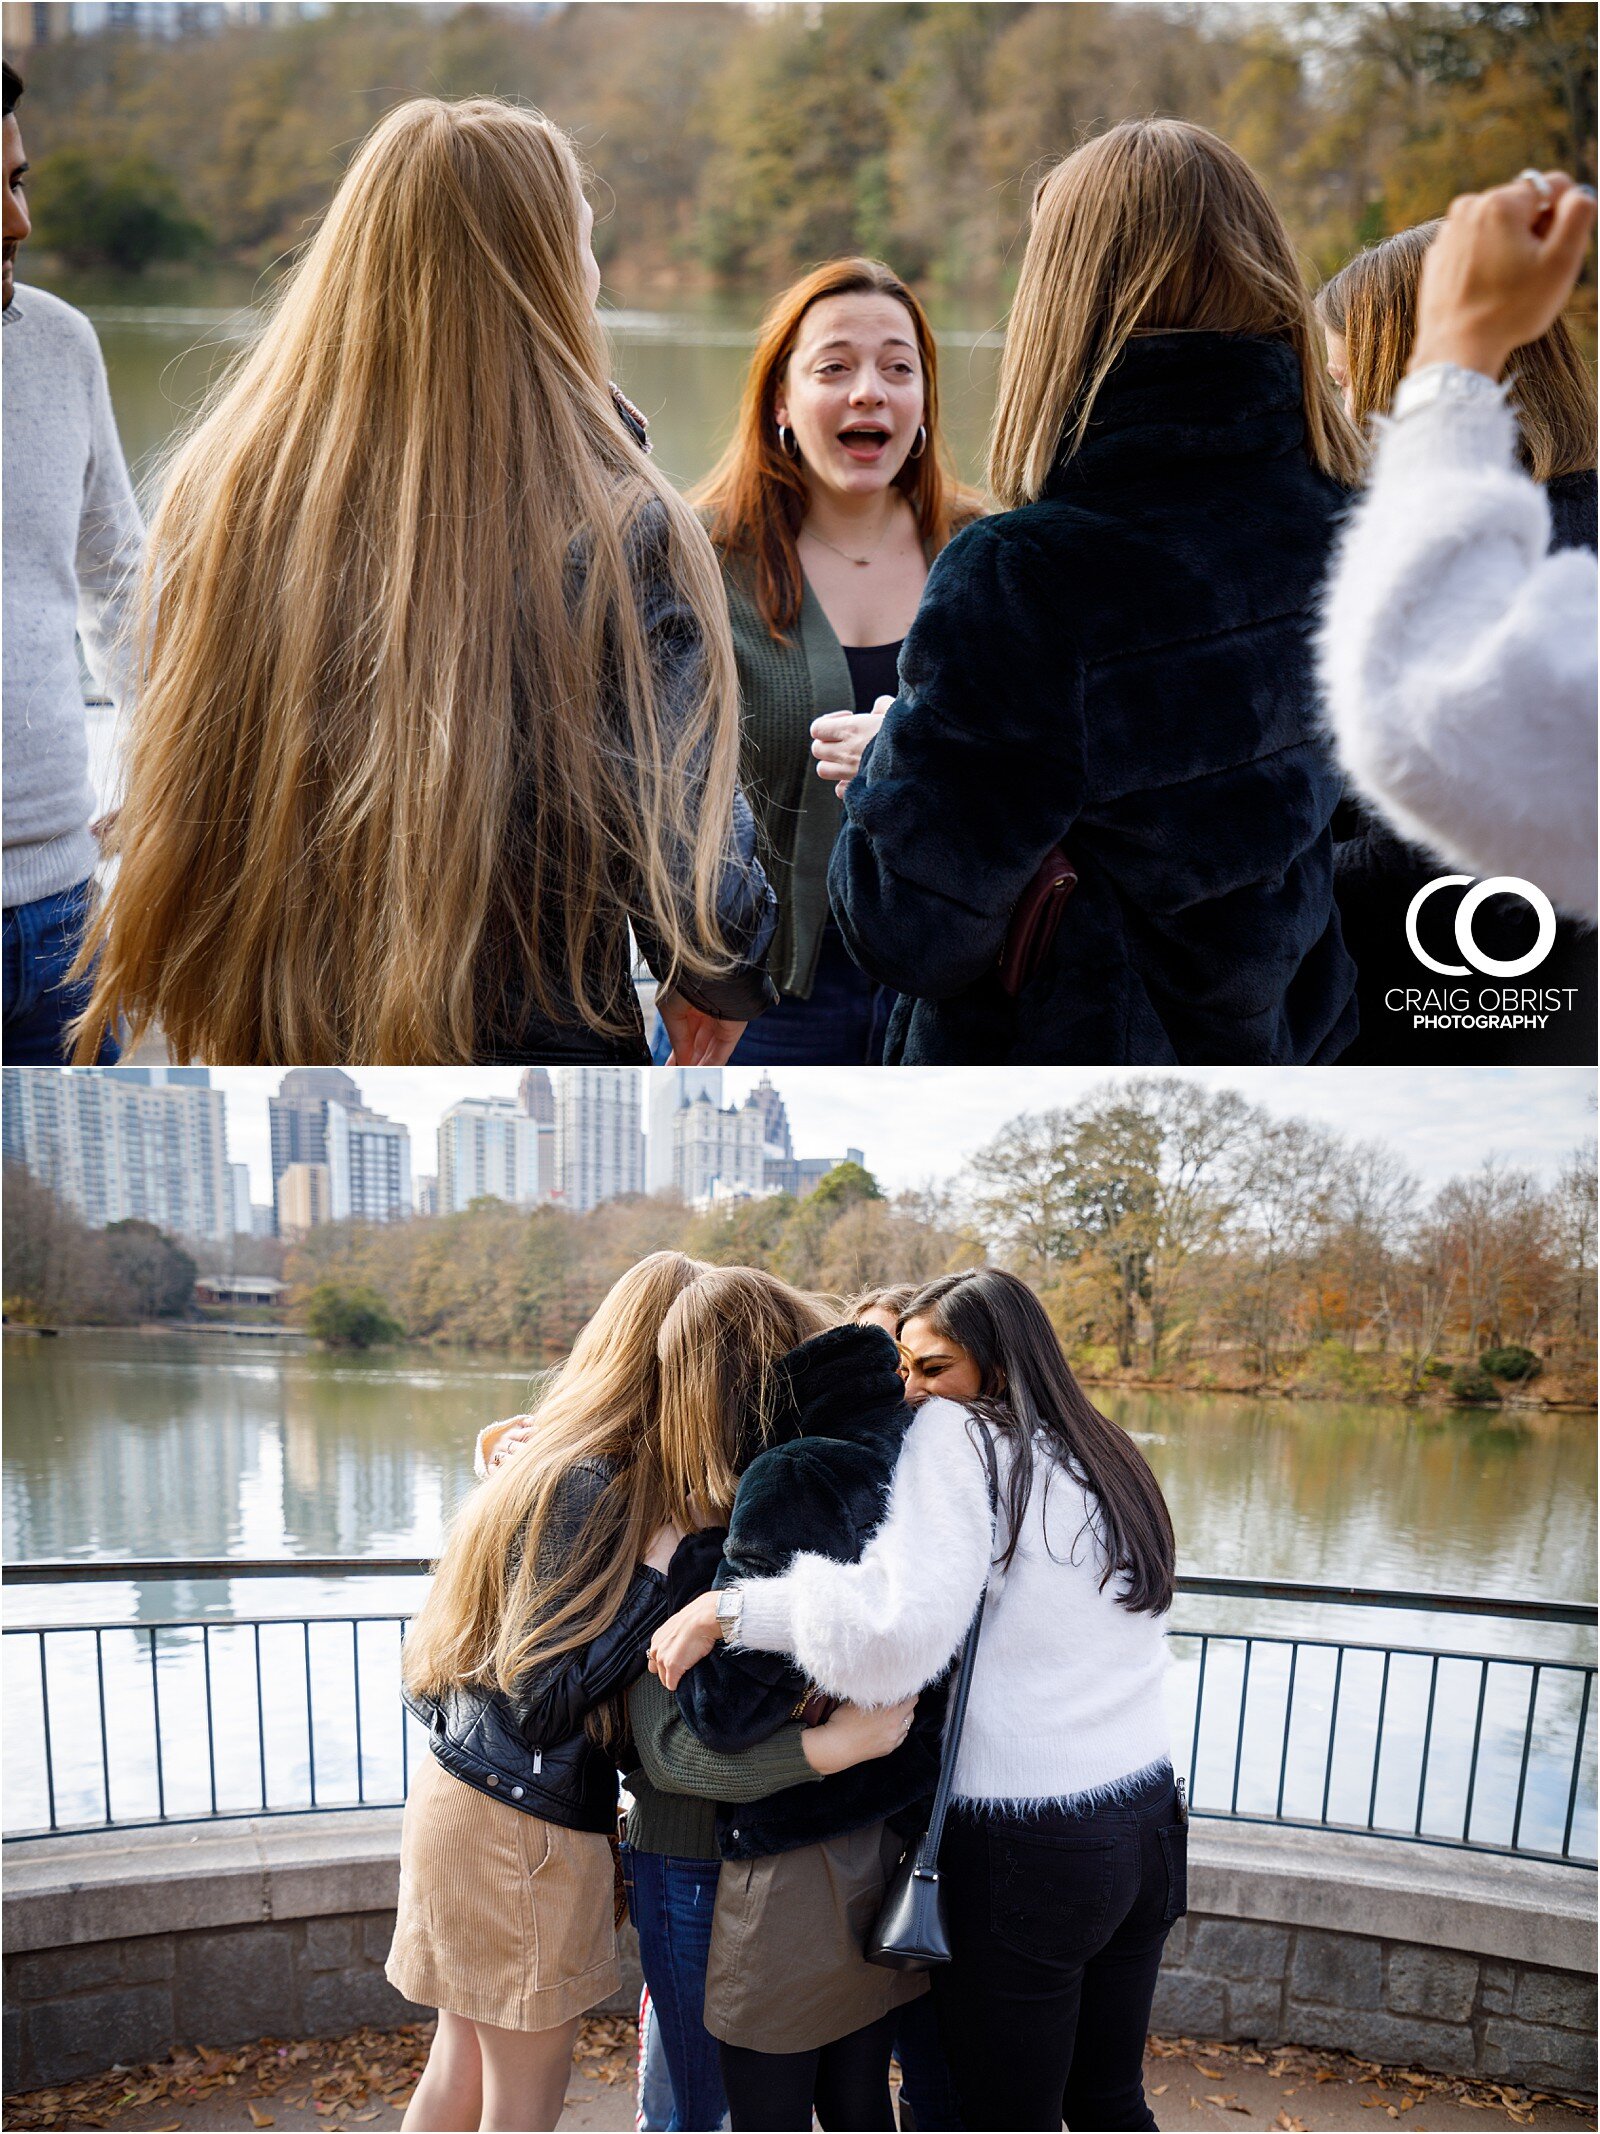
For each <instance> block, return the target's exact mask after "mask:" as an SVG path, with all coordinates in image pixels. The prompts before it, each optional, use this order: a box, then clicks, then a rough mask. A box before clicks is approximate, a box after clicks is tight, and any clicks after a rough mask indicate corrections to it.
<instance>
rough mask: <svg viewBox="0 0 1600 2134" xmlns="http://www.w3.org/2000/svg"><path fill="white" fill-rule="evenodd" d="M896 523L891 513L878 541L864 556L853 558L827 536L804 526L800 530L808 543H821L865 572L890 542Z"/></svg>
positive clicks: (884, 523)
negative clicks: (887, 542)
mask: <svg viewBox="0 0 1600 2134" xmlns="http://www.w3.org/2000/svg"><path fill="white" fill-rule="evenodd" d="M894 522H895V514H894V512H893V511H891V512H890V514H889V516H888V518H887V519H885V520H884V522H883V531H882V533H881V534H879V536H878V538H877V540H876V541H874V542H873V544H872V546H871V548H869V549H868V551H867V553H866V554H865V555H864V556H852V555H851V553H850V551H849V549H847V548H841V547H840V546H839V544H838V542H837V541H830V540H829V539H828V537H827V535H826V534H819V533H817V532H816V531H815V530H814V529H813V528H811V527H809V526H803V527H802V528H801V529H800V530H801V532H802V533H803V534H804V535H805V537H806V539H807V540H808V541H817V542H820V543H821V545H822V546H823V547H824V548H831V549H832V550H833V552H834V554H835V555H836V556H843V558H844V560H845V561H846V563H853V564H854V565H855V567H856V569H857V570H858V571H864V570H865V569H866V567H867V565H868V564H869V563H870V562H872V560H873V558H874V557H875V556H876V555H877V553H878V551H879V549H880V548H882V546H883V544H884V542H885V541H887V540H888V538H889V529H890V527H891V526H892V525H893V524H894Z"/></svg>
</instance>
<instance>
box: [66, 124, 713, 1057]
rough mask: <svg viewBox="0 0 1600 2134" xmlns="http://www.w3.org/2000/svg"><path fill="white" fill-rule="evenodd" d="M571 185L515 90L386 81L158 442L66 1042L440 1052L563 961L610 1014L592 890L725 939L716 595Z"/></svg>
mask: <svg viewBox="0 0 1600 2134" xmlns="http://www.w3.org/2000/svg"><path fill="white" fill-rule="evenodd" d="M582 202H583V193H582V172H581V168H580V165H579V163H578V160H577V156H576V154H575V152H574V150H573V148H572V145H571V143H570V142H569V141H568V140H567V138H566V136H565V135H564V134H563V133H561V132H560V130H559V129H558V128H557V127H555V126H553V125H552V124H551V123H550V122H549V121H548V120H547V119H544V118H542V117H540V116H539V115H538V114H537V113H536V112H531V111H527V110H522V109H518V108H516V107H514V106H511V105H509V104H505V103H501V102H499V101H497V100H495V99H493V98H472V99H469V100H467V101H465V102H462V103H444V102H441V101H439V100H438V99H436V98H433V97H420V98H418V99H416V100H415V101H414V102H411V103H407V104H403V105H401V106H400V107H399V108H398V109H397V110H395V111H392V112H391V113H390V114H389V115H388V117H387V118H385V119H384V120H383V121H382V122H381V123H380V124H379V125H378V126H377V127H376V128H375V129H374V130H373V132H372V133H371V134H370V135H369V136H368V138H367V140H366V141H365V143H364V144H363V146H362V147H361V148H360V150H359V151H358V152H357V154H356V156H355V159H354V161H353V162H352V163H351V165H350V168H349V170H348V171H347V173H346V175H345V177H344V180H343V182H342V183H341V185H340V187H339V189H338V192H337V194H336V195H335V197H334V200H333V203H332V205H331V207H330V208H329V210H328V214H327V217H326V220H325V221H324V223H323V225H322V227H321V229H320V231H319V232H318V234H317V236H316V237H315V239H314V240H313V241H312V243H311V244H310V246H309V248H308V250H307V251H306V253H305V255H304V258H303V259H302V261H301V262H300V264H299V266H298V268H297V269H296V271H295V272H294V274H293V275H292V276H291V277H290V278H289V280H288V282H287V284H286V286H285V288H284V290H283V293H282V295H281V297H280V299H279V301H278V303H277V305H276V308H275V310H274V312H273V315H272V318H271V320H270V323H269V324H268V326H267V330H266V332H265V334H264V335H263V336H262V338H261V339H260V341H259V342H258V343H257V344H256V346H255V347H254V348H253V349H252V350H250V351H249V352H248V353H247V354H246V355H245V356H244V357H243V358H242V359H241V360H240V362H239V364H238V366H237V368H236V369H235V370H234V372H233V373H232V375H231V377H230V378H229V379H227V380H226V381H225V382H224V384H223V386H222V387H221V388H220V390H219V393H218V395H217V396H216V397H215V399H214V400H213V402H212V404H211V406H210V409H209V412H207V413H206V414H205V415H204V417H203V419H202V420H201V421H200V423H199V426H198V427H197V428H196V429H195V430H194V432H193V434H192V435H191V436H190V437H189V438H188V440H187V442H186V443H184V444H183V445H182V447H181V449H180V450H179V452H178V454H177V458H176V460H175V463H174V465H173V467H172V470H171V475H170V478H169V480H168V483H167V487H166V493H165V495H164V498H163V500H162V504H161V507H160V510H159V512H158V513H157V516H156V519H155V523H154V526H153V527H152V530H151V535H150V543H149V551H148V561H147V568H146V575H145V581H144V583H145V599H144V602H143V607H144V623H143V626H142V629H141V646H140V652H141V658H140V668H141V674H140V680H139V685H138V696H137V705H136V711H135V715H134V718H133V722H132V728H133V739H132V748H131V756H130V763H129V771H128V779H127V798H126V801H125V803H124V805H123V809H122V815H121V821H120V824H119V826H118V834H117V839H116V845H117V850H118V851H119V852H120V855H121V869H120V872H119V875H118V877H117V879H116V882H115V883H114V885H113V887H112V890H111V893H110V897H109V900H108V903H107V905H106V908H105V909H104V910H103V912H102V913H101V915H100V917H99V918H98V920H97V921H96V923H95V925H94V927H93V928H92V929H91V932H90V936H89V940H88V944H87V947H86V951H85V955H84V957H83V959H81V962H80V966H79V967H80V969H86V968H87V966H88V962H89V959H90V958H91V957H92V956H94V955H95V954H96V953H98V955H99V957H100V965H99V970H98V974H97V976H96V980H95V984H94V990H93V995H92V998H91V1000H90V1004H89V1007H88V1011H87V1014H86V1017H85V1019H84V1021H83V1023H82V1024H81V1026H80V1031H81V1034H80V1037H79V1042H78V1052H77V1057H78V1058H79V1059H80V1060H84V1059H90V1058H92V1057H93V1056H94V1050H95V1047H96V1045H97V1044H98V1041H99V1035H100V1033H101V1031H102V1030H104V1029H105V1028H106V1026H107V1025H108V1023H109V1022H110V1021H111V1019H112V1018H113V1017H114V1016H115V1015H117V1014H118V1013H121V1014H124V1015H126V1016H128V1017H129V1018H130V1019H131V1022H132V1025H133V1029H134V1032H135V1034H137V1032H138V1031H139V1030H141V1029H143V1028H145V1027H147V1026H148V1025H149V1024H151V1023H152V1022H155V1021H159V1022H160V1024H161V1026H162V1028H163V1030H164V1032H165V1034H166V1038H167V1041H168V1043H169V1044H170V1046H171V1047H172V1050H173V1051H174V1053H175V1054H176V1055H177V1057H179V1058H180V1059H186V1058H193V1057H197V1056H198V1057H202V1058H209V1059H213V1060H258V1061H260V1060H266V1061H278V1060H311V1061H319V1060H320V1061H357V1060H359V1061H381V1060H391V1061H403V1062H412V1061H418V1062H455V1061H461V1060H468V1059H471V1058H472V1057H473V1055H474V1049H475V1041H477V1040H478V1039H479V1038H480V1037H481V1035H482V1032H483V1026H484V1023H485V1021H486V1019H487V1018H488V1017H489V1016H491V1015H492V1014H493V1013H494V1011H495V1009H496V1008H497V1007H498V1006H499V1005H500V1003H501V1001H502V999H503V998H505V997H506V996H508V995H509V996H510V997H511V998H514V999H519V1000H521V1001H523V1002H528V1003H531V1004H532V1005H533V1006H534V1007H537V1008H538V1009H540V1010H548V1009H549V1008H550V1007H551V1005H552V1003H554V1002H556V1001H558V999H559V995H560V990H561V989H562V988H563V987H564V988H565V991H566V993H567V994H568V996H569V997H570V998H571V999H572V1000H575V1001H576V1003H577V1011H578V1013H579V1015H580V1016H581V1017H582V1020H583V1022H584V1023H585V1024H586V1025H587V1026H589V1027H590V1028H592V1029H594V1030H596V1031H600V1032H618V1033H620V1032H622V1031H624V1030H627V1029H629V1028H630V1027H631V1024H630V1022H629V1016H628V1008H629V1003H628V1002H627V1001H626V997H625V995H626V987H625V984H624V983H623V982H622V979H621V978H620V977H619V978H613V979H611V980H610V982H609V983H608V981H607V973H606V971H605V968H604V965H605V958H604V957H597V956H596V955H595V954H593V953H591V951H592V950H594V949H595V948H597V947H598V944H599V942H600V941H601V940H603V939H604V938H605V937H606V936H607V934H608V933H611V934H618V933H620V930H621V926H622V923H623V920H624V918H625V917H626V916H627V913H628V910H629V903H628V901H627V899H628V898H629V896H630V893H631V903H632V908H633V909H635V910H637V911H638V912H639V914H640V915H641V916H642V917H645V918H648V919H649V921H650V922H651V924H652V926H653V929H654V931H655V932H656V933H657V934H658V935H659V936H660V938H661V940H662V941H663V943H664V944H665V946H666V949H667V951H668V954H669V956H670V958H671V960H672V963H673V965H674V966H675V968H677V969H678V970H681V971H683V972H685V973H695V972H699V973H711V972H714V971H719V970H726V969H727V968H729V966H730V963H731V958H730V955H729V953H728V949H727V945H726V943H725V941H724V939H723V937H722V935H721V932H720V930H719V928H718V925H717V920H716V894H717V883H718V877H719V874H720V872H721V868H722V864H723V859H724V850H723V844H724V839H725V835H726V826H727V824H728V821H729V818H730V812H731V807H732V798H733V791H734V780H735V774H736V773H735V765H736V759H737V751H738V717H737V682H736V677H735V672H734V666H733V651H732V644H731V640H730V638H729V635H728V627H727V619H726V605H725V600H724V596H723V593H722V589H721V583H720V578H719V574H718V570H717V565H716V560H715V558H714V556H713V554H712V551H711V548H710V544H709V542H708V541H707V539H706V536H705V534H704V532H703V531H702V529H701V527H700V526H699V524H698V521H697V520H696V518H695V516H694V514H693V512H692V511H691V510H690V509H689V507H688V506H687V505H686V504H684V503H683V501H682V500H681V499H680V498H679V497H678V496H677V495H676V494H675V492H674V491H673V489H672V486H671V484H670V483H669V482H668V481H667V480H666V479H665V477H664V476H661V475H659V474H658V473H657V472H656V471H655V470H654V469H653V467H652V466H651V464H650V462H649V460H648V458H647V457H646V456H645V454H644V453H643V452H642V451H641V449H640V448H639V446H638V444H637V443H636V442H635V440H634V438H633V436H632V435H631V434H630V433H629V431H628V429H627V428H626V427H625V425H624V422H623V420H622V418H621V415H620V414H619V412H618V409H617V407H616V404H615V402H614V400H613V397H612V393H611V390H610V387H609V383H608V364H607V359H606V344H605V339H604V335H603V333H602V330H601V327H600V324H599V322H598V320H597V318H596V316H595V314H594V311H593V308H592V306H591V303H590V300H589V294H588V289H587V286H586V281H585V273H584V248H583V239H582V219H581V217H582ZM641 575H646V576H649V577H650V578H651V580H652V582H655V583H658V584H659V586H660V588H661V590H662V592H663V593H664V594H665V595H667V596H670V597H671V599H672V603H673V609H674V612H675V617H676V626H677V632H678V636H677V638H676V639H675V641H674V645H673V646H672V647H671V648H669V649H670V650H671V651H673V652H674V653H675V654H676V655H677V656H678V657H679V659H680V664H681V655H682V651H683V644H682V642H681V640H682V637H683V630H684V619H685V617H687V618H688V621H689V622H690V623H691V624H692V625H695V626H697V629H698V635H699V638H700V641H701V649H702V653H703V657H702V659H701V664H700V669H699V673H698V679H697V686H696V687H695V688H694V690H693V694H692V700H691V701H687V702H670V701H668V700H667V699H666V697H665V694H664V690H663V685H662V682H661V680H660V678H659V676H658V674H657V673H656V671H655V669H654V668H653V664H652V659H651V647H650V644H649V643H648V642H647V638H646V634H645V629H644V627H643V625H642V623H641V619H640V616H639V613H638V607H637V586H638V581H639V579H640V577H641ZM597 966H598V968H597ZM568 1012H570V1010H569V1011H568Z"/></svg>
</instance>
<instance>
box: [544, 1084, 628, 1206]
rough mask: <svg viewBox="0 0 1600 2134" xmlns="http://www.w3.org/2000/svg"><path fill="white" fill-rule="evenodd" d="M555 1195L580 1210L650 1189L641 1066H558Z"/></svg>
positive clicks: (566, 1204)
mask: <svg viewBox="0 0 1600 2134" xmlns="http://www.w3.org/2000/svg"><path fill="white" fill-rule="evenodd" d="M555 1090H556V1133H555V1197H556V1198H557V1199H558V1200H559V1201H560V1202H561V1203H562V1205H563V1206H564V1207H567V1208H570V1209H571V1210H572V1211H573V1213H574V1214H575V1215H583V1214H586V1213H587V1212H588V1210H589V1209H590V1208H596V1207H598V1206H599V1205H600V1203H601V1201H603V1200H616V1199H617V1198H618V1197H619V1196H620V1195H622V1194H624V1193H641V1192H643V1190H644V1135H643V1134H642V1133H641V1132H640V1130H639V1070H638V1068H637V1067H558V1068H557V1069H556V1070H555Z"/></svg>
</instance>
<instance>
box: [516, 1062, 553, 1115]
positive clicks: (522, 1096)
mask: <svg viewBox="0 0 1600 2134" xmlns="http://www.w3.org/2000/svg"><path fill="white" fill-rule="evenodd" d="M517 1105H518V1108H519V1109H520V1110H522V1111H525V1112H526V1113H527V1115H528V1117H529V1118H530V1119H537V1120H538V1122H539V1124H540V1125H541V1126H554V1125H555V1123H556V1093H555V1088H554V1086H553V1085H552V1083H551V1080H550V1070H549V1068H548V1067H530V1068H528V1069H527V1070H526V1072H525V1073H524V1074H523V1077H522V1080H521V1081H520V1082H519V1083H518V1084H517Z"/></svg>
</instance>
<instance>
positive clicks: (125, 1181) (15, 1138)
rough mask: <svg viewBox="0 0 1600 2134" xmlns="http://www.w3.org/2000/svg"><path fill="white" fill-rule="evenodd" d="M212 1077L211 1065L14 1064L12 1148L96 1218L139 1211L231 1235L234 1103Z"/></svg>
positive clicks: (9, 1114) (212, 1234)
mask: <svg viewBox="0 0 1600 2134" xmlns="http://www.w3.org/2000/svg"><path fill="white" fill-rule="evenodd" d="M210 1082H211V1076H210V1071H209V1069H207V1068H204V1067H184V1068H159V1067H148V1068H147V1067H133V1068H105V1067H85V1068H54V1067H8V1068H6V1070H5V1081H4V1098H3V1108H4V1114H5V1153H6V1155H7V1157H8V1158H9V1159H11V1160H13V1161H16V1162H19V1163H22V1164H25V1165H26V1166H27V1168H28V1169H29V1170H30V1171H31V1172H32V1173H33V1175H34V1176H35V1177H36V1178H38V1179H41V1180H42V1181H43V1182H44V1183H45V1184H46V1185H48V1186H50V1187H52V1188H53V1189H54V1191H55V1192H56V1193H57V1194H59V1196H60V1197H61V1199H62V1200H63V1201H65V1202H66V1204H67V1205H68V1206H69V1207H71V1208H73V1209H75V1210H76V1211H77V1213H78V1214H79V1215H81V1216H82V1217H83V1219H84V1221H85V1222H88V1223H92V1224H94V1225H95V1226H96V1227H99V1226H100V1225H102V1224H105V1223H117V1222H124V1221H126V1220H127V1219H128V1218H130V1217H138V1218H139V1219H140V1220H141V1221H143V1222H148V1223H154V1224H156V1225H157V1227H158V1228H159V1229H162V1230H166V1231H168V1232H170V1233H172V1234H173V1235H175V1236H179V1237H191V1238H206V1239H214V1240H216V1241H217V1242H218V1243H222V1242H225V1241H227V1240H228V1239H231V1237H232V1236H233V1231H234V1195H233V1180H232V1178H231V1177H230V1175H229V1170H228V1135H227V1112H226V1107H225V1105H224V1102H223V1096H222V1092H221V1090H220V1089H213V1088H212V1087H211V1086H210Z"/></svg>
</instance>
